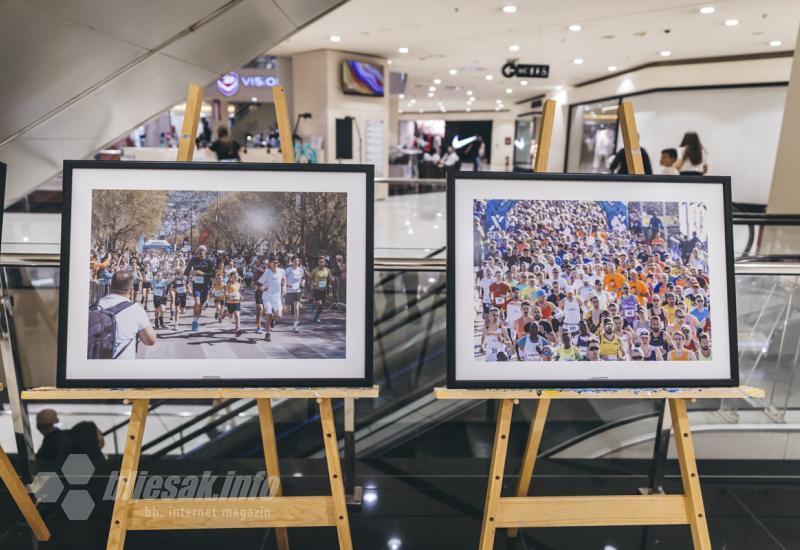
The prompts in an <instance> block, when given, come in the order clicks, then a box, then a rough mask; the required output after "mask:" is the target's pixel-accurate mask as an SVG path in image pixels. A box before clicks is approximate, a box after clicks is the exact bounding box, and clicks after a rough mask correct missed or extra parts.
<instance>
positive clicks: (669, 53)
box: [658, 50, 672, 57]
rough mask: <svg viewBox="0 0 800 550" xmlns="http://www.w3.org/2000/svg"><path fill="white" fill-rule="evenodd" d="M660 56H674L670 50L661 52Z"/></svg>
mask: <svg viewBox="0 0 800 550" xmlns="http://www.w3.org/2000/svg"><path fill="white" fill-rule="evenodd" d="M658 55H660V56H661V57H669V56H671V55H672V52H671V51H669V50H661V52H660V53H659V54H658Z"/></svg>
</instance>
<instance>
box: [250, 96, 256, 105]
mask: <svg viewBox="0 0 800 550" xmlns="http://www.w3.org/2000/svg"><path fill="white" fill-rule="evenodd" d="M250 101H252V102H253V103H256V102H257V101H258V98H257V97H256V96H253V97H251V98H250Z"/></svg>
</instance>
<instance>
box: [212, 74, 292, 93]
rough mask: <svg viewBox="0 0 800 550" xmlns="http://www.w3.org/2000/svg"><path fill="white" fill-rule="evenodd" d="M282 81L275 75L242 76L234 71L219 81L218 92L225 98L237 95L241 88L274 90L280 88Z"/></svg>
mask: <svg viewBox="0 0 800 550" xmlns="http://www.w3.org/2000/svg"><path fill="white" fill-rule="evenodd" d="M279 84H280V81H279V80H278V77H277V76H274V75H263V76H262V75H241V76H239V74H238V73H235V72H233V71H231V72H229V73H228V74H225V75H223V76H222V77H221V78H220V79H219V80H217V90H219V93H221V94H222V95H224V96H227V97H230V96H233V95H236V92H238V91H239V86H245V87H247V88H272V87H273V86H278V85H279Z"/></svg>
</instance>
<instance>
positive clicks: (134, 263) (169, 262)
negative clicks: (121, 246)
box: [90, 245, 347, 341]
mask: <svg viewBox="0 0 800 550" xmlns="http://www.w3.org/2000/svg"><path fill="white" fill-rule="evenodd" d="M308 264H312V265H308ZM119 271H124V272H126V273H128V274H129V275H130V277H131V279H132V281H133V285H132V289H131V294H130V298H129V299H130V300H131V301H132V302H134V303H136V302H138V303H141V304H142V306H143V307H144V309H145V311H148V314H149V315H152V322H153V326H154V328H155V329H167V328H170V329H172V330H175V331H179V330H183V328H182V327H186V328H189V327H191V330H192V331H193V332H197V331H199V330H200V320H201V315H202V312H203V310H204V309H205V308H207V307H213V308H214V310H215V311H214V322H215V323H216V324H221V323H223V322H224V321H226V319H230V322H231V323H233V330H234V334H235V337H236V338H238V337H239V336H241V335H242V333H243V330H244V329H243V327H242V321H241V316H240V315H241V308H242V303H243V301H244V300H245V298H246V297H247V298H248V299H249V298H250V297H251V293H250V292H247V293H245V290H246V289H251V290H252V291H253V292H252V300H253V301H254V304H253V305H254V306H255V314H256V318H255V327H254V332H255V333H256V334H263V335H264V339H265V340H267V341H270V339H271V337H270V332H271V329H272V327H273V326H274V325H275V323H276V322H277V321H279V320H280V319H282V318H283V317H284V310H287V312H286V313H287V316H289V315H290V316H291V320H292V330H293V332H295V333H298V332H299V331H300V330H299V325H300V310H301V305H302V304H303V303H308V302H313V308H314V322H315V323H322V322H323V318H322V317H323V312H324V311H325V307H326V305H327V304H328V303H329V301H336V302H345V299H346V296H345V289H346V277H347V275H346V274H347V269H346V264H345V260H344V257H343V256H341V255H336V256H334V258H333V259H331V258H330V256H328V255H327V254H326V253H324V252H322V253H321V254H320V255H319V257H316V258H314V259H312V260H307V261H303V258H301V257H300V256H299V255H297V254H293V253H291V252H285V253H280V254H274V255H268V256H267V255H262V256H254V257H252V258H244V257H232V256H230V255H227V254H224V253H218V254H215V255H213V256H212V255H210V254H209V251H208V249H207V248H206V247H205V246H203V245H201V246H199V247H198V248H197V250H196V252H195V253H194V254H191V253H188V252H182V251H171V250H166V249H159V250H148V251H143V252H141V253H139V252H133V251H130V250H123V251H121V252H109V251H106V250H104V249H102V248H100V249H93V250H92V251H91V258H90V278H91V280H92V281H93V282H95V285H94V286H93V288H94V291H93V294H94V295H93V296H92V298H91V301H92V302H93V303H94V302H96V301H97V299H98V298H99V297H101V296H102V295H103V294H104V293H105V291H104V289H105V288H106V286H107V285H108V283H109V282H110V281H111V278H112V277H113V275H114V273H117V272H119ZM150 305H152V310H150V309H149V307H150ZM187 309H188V313H187ZM167 314H168V315H169V320H168V321H167V320H166V317H167ZM182 322H183V323H184V324H182ZM188 323H190V324H188ZM168 324H169V326H168Z"/></svg>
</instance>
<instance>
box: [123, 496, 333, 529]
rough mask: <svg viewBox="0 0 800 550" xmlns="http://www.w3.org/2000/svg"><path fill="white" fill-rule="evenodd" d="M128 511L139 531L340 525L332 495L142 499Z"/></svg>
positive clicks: (136, 501) (133, 502)
mask: <svg viewBox="0 0 800 550" xmlns="http://www.w3.org/2000/svg"><path fill="white" fill-rule="evenodd" d="M128 514H129V516H128V529H129V530H139V531H149V530H168V529H239V528H247V529H252V528H270V527H330V526H334V525H336V512H335V511H334V506H333V497H330V496H306V497H256V498H228V499H204V498H189V499H140V500H132V501H130V502H129V504H128Z"/></svg>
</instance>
